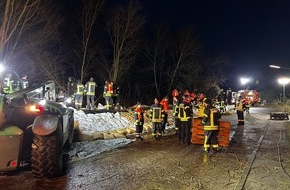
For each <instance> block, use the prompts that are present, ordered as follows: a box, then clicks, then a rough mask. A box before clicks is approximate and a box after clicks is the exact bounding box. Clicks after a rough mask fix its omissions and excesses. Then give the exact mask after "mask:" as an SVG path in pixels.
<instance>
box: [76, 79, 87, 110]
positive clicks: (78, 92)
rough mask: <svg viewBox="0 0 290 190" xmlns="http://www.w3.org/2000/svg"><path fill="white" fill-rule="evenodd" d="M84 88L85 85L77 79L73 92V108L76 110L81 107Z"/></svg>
mask: <svg viewBox="0 0 290 190" xmlns="http://www.w3.org/2000/svg"><path fill="white" fill-rule="evenodd" d="M84 90H85V86H84V85H83V83H82V82H81V80H77V90H76V92H75V108H76V109H77V110H79V109H81V108H82V105H83V98H84Z"/></svg>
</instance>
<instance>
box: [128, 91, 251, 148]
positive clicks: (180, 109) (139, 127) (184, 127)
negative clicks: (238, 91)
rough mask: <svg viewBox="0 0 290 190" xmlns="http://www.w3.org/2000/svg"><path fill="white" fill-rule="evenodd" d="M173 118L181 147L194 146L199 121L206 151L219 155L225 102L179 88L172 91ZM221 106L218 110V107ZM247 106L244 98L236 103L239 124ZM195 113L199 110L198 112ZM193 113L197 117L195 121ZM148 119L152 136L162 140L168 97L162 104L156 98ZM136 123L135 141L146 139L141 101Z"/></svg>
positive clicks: (135, 118)
mask: <svg viewBox="0 0 290 190" xmlns="http://www.w3.org/2000/svg"><path fill="white" fill-rule="evenodd" d="M172 97H173V99H172V119H173V121H174V126H175V129H176V132H177V136H178V139H179V140H180V141H181V143H182V144H187V145H189V144H191V136H192V135H191V128H192V123H193V119H200V120H201V123H200V124H199V125H201V126H203V129H204V136H205V140H204V150H205V151H206V152H209V151H210V149H211V148H212V150H213V152H217V151H218V148H219V145H218V130H219V119H220V118H221V114H222V113H223V112H225V111H226V109H225V104H224V103H223V100H222V99H220V100H218V99H217V100H216V101H214V102H213V101H212V100H211V99H208V98H206V96H205V94H204V93H199V94H198V95H196V94H195V93H189V92H188V91H185V92H184V93H183V94H181V93H180V92H178V91H177V90H176V89H175V90H173V92H172ZM217 105H218V107H219V109H218V108H217V107H216V106H217ZM246 105H247V103H246V102H245V101H244V100H243V99H242V98H241V97H239V98H238V101H237V102H236V105H235V107H236V111H237V116H238V125H244V115H243V113H244V111H245V110H247V109H246V108H247V106H246ZM194 110H197V111H196V112H195V111H194ZM194 113H195V114H196V117H195V118H194ZM149 117H150V119H151V122H152V135H153V137H154V138H155V139H156V140H160V138H161V136H162V133H164V132H165V126H166V124H167V122H168V121H167V120H168V97H167V96H165V97H164V98H163V99H162V100H161V101H160V102H159V101H158V99H157V98H155V99H154V104H152V105H151V106H150V110H149ZM134 121H135V122H134V124H135V126H136V139H137V140H143V138H142V137H141V134H142V131H143V124H144V110H143V109H142V108H141V104H140V102H138V103H137V107H136V108H135V110H134Z"/></svg>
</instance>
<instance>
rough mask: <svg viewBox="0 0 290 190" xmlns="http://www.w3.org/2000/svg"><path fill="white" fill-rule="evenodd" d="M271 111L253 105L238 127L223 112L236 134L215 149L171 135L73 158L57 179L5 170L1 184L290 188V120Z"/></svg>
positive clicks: (10, 188) (10, 187)
mask: <svg viewBox="0 0 290 190" xmlns="http://www.w3.org/2000/svg"><path fill="white" fill-rule="evenodd" d="M269 112H270V110H269V109H267V108H252V109H251V111H250V114H245V120H246V122H245V126H239V127H237V126H236V125H235V124H236V123H237V118H236V115H235V114H231V115H224V116H223V117H222V119H221V120H224V121H230V122H231V125H232V130H233V131H234V136H233V138H232V139H231V141H230V146H229V147H223V148H222V149H221V151H219V152H218V153H215V154H207V153H205V152H204V151H203V146H202V145H183V144H181V143H180V142H179V141H178V139H177V138H176V137H175V135H170V136H167V137H164V138H163V139H162V140H161V141H155V140H153V139H146V140H144V141H143V142H133V143H131V144H130V145H128V146H126V147H124V148H121V149H117V150H113V151H109V152H105V153H102V154H99V155H97V156H95V157H91V158H88V159H85V160H81V161H77V162H69V163H68V166H67V170H66V173H65V174H64V175H63V176H61V177H58V178H55V179H50V180H39V179H34V178H33V177H32V174H31V172H30V171H29V170H26V171H20V172H17V173H14V174H12V175H9V176H6V175H2V176H0V189H1V190H2V189H5V190H15V189H25V190H29V189H31V190H39V189H56V190H58V189H84V190H85V189H93V190H94V189H96V190H98V189H112V190H118V189H131V190H134V189H136V190H137V189H138V190H139V189H144V190H145V189H164V190H168V189H172V190H173V189H174V190H176V189H186V190H187V189H215V190H217V189H285V190H286V189H290V177H289V174H290V148H289V145H290V144H289V140H290V125H289V124H288V122H287V121H272V120H269Z"/></svg>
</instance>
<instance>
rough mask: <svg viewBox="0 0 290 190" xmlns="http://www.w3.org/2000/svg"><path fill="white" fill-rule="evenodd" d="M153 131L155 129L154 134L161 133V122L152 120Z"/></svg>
mask: <svg viewBox="0 0 290 190" xmlns="http://www.w3.org/2000/svg"><path fill="white" fill-rule="evenodd" d="M152 131H153V134H156V133H159V134H161V123H157V122H152Z"/></svg>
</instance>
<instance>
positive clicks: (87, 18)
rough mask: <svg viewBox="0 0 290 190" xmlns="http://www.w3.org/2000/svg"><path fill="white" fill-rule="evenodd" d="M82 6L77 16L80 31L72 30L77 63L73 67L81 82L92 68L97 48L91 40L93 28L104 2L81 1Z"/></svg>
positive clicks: (99, 0) (93, 0) (101, 0)
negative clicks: (75, 40) (75, 41)
mask: <svg viewBox="0 0 290 190" xmlns="http://www.w3.org/2000/svg"><path fill="white" fill-rule="evenodd" d="M82 5H83V10H82V12H81V15H80V16H79V18H80V19H79V24H80V26H81V31H79V29H78V28H75V30H74V32H75V39H77V43H76V47H75V48H74V53H75V55H76V56H77V63H76V65H74V67H75V68H76V73H77V75H80V80H81V81H83V79H84V78H85V77H87V76H88V75H89V70H90V69H91V68H92V62H93V61H92V60H93V59H94V57H95V56H96V55H95V54H96V51H97V46H96V44H94V38H93V34H94V26H95V24H96V21H97V18H98V17H99V15H100V13H101V11H102V8H103V5H104V0H98V1H95V0H85V1H82ZM77 26H79V25H77ZM78 63H80V64H78Z"/></svg>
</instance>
